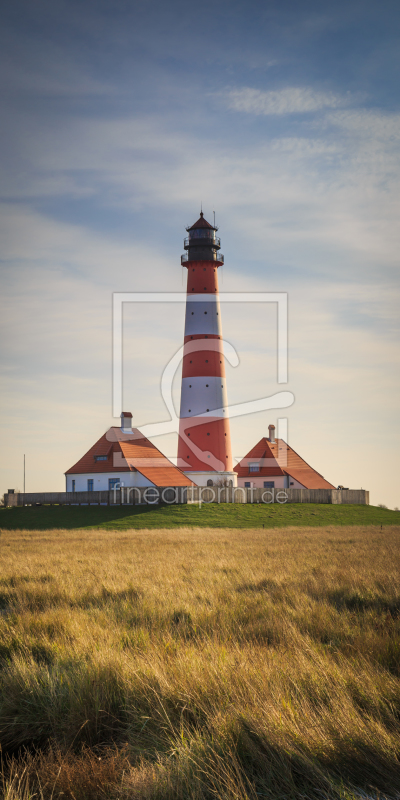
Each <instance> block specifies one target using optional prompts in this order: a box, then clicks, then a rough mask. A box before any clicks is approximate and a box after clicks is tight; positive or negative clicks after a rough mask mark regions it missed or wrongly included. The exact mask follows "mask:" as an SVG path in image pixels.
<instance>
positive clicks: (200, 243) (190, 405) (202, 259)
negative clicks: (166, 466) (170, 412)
mask: <svg viewBox="0 0 400 800" xmlns="http://www.w3.org/2000/svg"><path fill="white" fill-rule="evenodd" d="M186 230H187V232H188V236H187V238H186V239H185V241H184V247H185V250H186V253H185V254H184V255H183V256H182V257H181V263H182V265H183V266H185V267H186V268H187V271H188V280H187V297H186V320H185V338H184V351H183V366H182V389H181V409H180V427H179V443H178V467H179V468H180V469H181V470H182V471H183V472H184V473H185V474H186V475H188V476H189V477H190V478H191V480H193V481H194V483H196V484H197V485H198V486H212V485H222V484H225V485H226V484H228V485H233V486H236V483H237V475H236V472H234V471H233V462H232V449H231V438H230V428H229V416H228V397H227V390H226V375H225V364H224V352H223V339H222V325H221V309H220V302H219V295H218V267H220V266H222V264H223V263H224V257H223V255H222V254H221V253H220V252H219V251H220V247H221V242H220V239H219V238H218V237H217V236H216V232H217V230H218V228H216V227H215V226H213V225H210V223H209V222H207V220H206V219H204V215H203V212H201V213H200V217H199V219H198V220H197V222H195V223H194V225H191V226H190V227H189V228H187V229H186Z"/></svg>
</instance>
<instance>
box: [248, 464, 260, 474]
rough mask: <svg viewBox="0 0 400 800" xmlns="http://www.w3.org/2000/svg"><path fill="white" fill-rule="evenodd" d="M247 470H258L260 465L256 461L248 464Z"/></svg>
mask: <svg viewBox="0 0 400 800" xmlns="http://www.w3.org/2000/svg"><path fill="white" fill-rule="evenodd" d="M249 472H260V465H259V463H258V462H256V463H254V464H249Z"/></svg>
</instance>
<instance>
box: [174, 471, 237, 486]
mask: <svg viewBox="0 0 400 800" xmlns="http://www.w3.org/2000/svg"><path fill="white" fill-rule="evenodd" d="M182 471H183V472H184V474H185V475H187V477H188V478H190V480H191V481H193V483H195V484H196V486H207V481H212V482H213V486H217V485H218V483H219V481H232V486H237V485H238V483H237V475H236V472H209V471H207V472H200V471H199V472H195V471H194V470H193V471H192V470H188V471H187V472H185V470H182Z"/></svg>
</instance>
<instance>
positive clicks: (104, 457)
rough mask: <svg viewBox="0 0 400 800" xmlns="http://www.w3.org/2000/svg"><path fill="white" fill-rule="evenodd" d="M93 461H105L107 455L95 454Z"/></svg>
mask: <svg viewBox="0 0 400 800" xmlns="http://www.w3.org/2000/svg"><path fill="white" fill-rule="evenodd" d="M94 460H95V461H107V456H95V457H94Z"/></svg>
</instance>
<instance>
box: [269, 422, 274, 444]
mask: <svg viewBox="0 0 400 800" xmlns="http://www.w3.org/2000/svg"><path fill="white" fill-rule="evenodd" d="M268 432H269V440H270V442H272V444H273V443H274V442H275V425H268Z"/></svg>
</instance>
